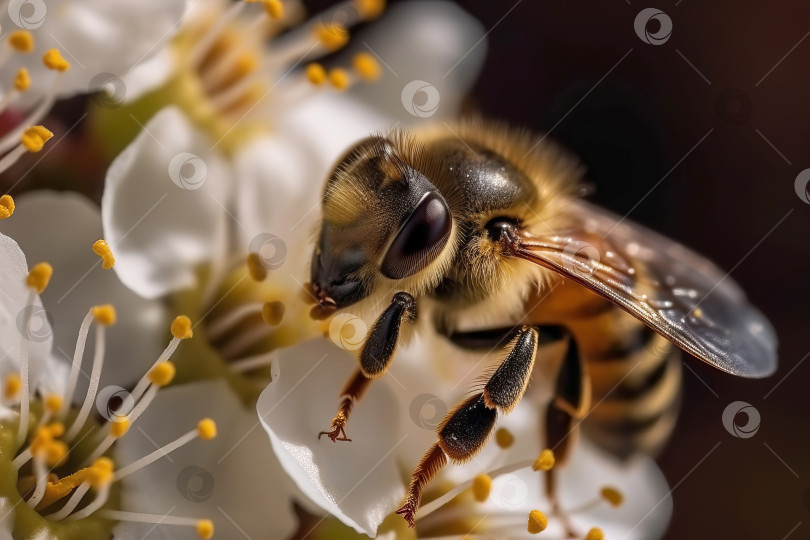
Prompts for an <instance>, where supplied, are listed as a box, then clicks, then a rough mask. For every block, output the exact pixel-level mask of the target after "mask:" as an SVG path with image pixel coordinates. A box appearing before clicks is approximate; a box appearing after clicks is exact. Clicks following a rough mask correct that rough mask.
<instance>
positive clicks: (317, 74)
mask: <svg viewBox="0 0 810 540" xmlns="http://www.w3.org/2000/svg"><path fill="white" fill-rule="evenodd" d="M306 75H307V80H308V81H309V82H311V83H312V84H314V85H315V86H320V85H322V84H323V83H324V81H325V80H326V70H325V69H323V66H322V65H320V64H319V63H317V62H312V63H311V64H309V65H308V66H307V73H306Z"/></svg>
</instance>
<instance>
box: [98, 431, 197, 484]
mask: <svg viewBox="0 0 810 540" xmlns="http://www.w3.org/2000/svg"><path fill="white" fill-rule="evenodd" d="M197 437H199V432H198V431H197V429H196V428H195V429H192V430H191V431H189V432H188V433H185V434H183V435H181V436H180V437H178V438H176V439H175V440H173V441H172V442H170V443H169V444H167V445H165V446H162V447H161V448H158V449H157V450H155V451H154V452H152V453H151V454H147V455H145V456H144V457H142V458H140V459H138V460H137V461H134V462H132V463H130V464H129V465H127V466H126V467H122V468H120V469H118V470H117V471H115V473H114V474H113V482H117V481H118V480H121V479H123V478H126V477H127V476H129V475H130V474H132V473H134V472H137V471H139V470H141V469H143V468H144V467H148V466H149V465H151V464H152V463H154V462H155V461H157V460H159V459H160V458H162V457H163V456H166V455H169V454H170V453H172V452H174V451H175V450H177V449H178V448H180V447H181V446H184V445H186V444H188V443H190V442H191V441H193V440H194V439H196V438H197Z"/></svg>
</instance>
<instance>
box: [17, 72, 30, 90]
mask: <svg viewBox="0 0 810 540" xmlns="http://www.w3.org/2000/svg"><path fill="white" fill-rule="evenodd" d="M30 86H31V77H30V76H29V75H28V70H27V69H25V68H20V69H19V70H17V75H15V76H14V89H15V90H16V91H17V92H25V91H26V90H28V88H29V87H30Z"/></svg>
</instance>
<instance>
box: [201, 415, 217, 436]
mask: <svg viewBox="0 0 810 540" xmlns="http://www.w3.org/2000/svg"><path fill="white" fill-rule="evenodd" d="M197 433H198V434H199V435H200V438H201V439H202V440H204V441H210V440H211V439H213V438H214V437H216V436H217V424H216V422H214V421H213V420H211V419H210V418H203V419H202V420H200V421H199V422H198V423H197Z"/></svg>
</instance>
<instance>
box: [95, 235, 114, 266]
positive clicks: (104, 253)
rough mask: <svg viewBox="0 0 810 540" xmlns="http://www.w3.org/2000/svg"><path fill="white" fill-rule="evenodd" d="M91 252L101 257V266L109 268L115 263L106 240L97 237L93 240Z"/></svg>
mask: <svg viewBox="0 0 810 540" xmlns="http://www.w3.org/2000/svg"><path fill="white" fill-rule="evenodd" d="M93 253H95V254H96V255H98V256H99V257H101V267H102V268H103V269H104V270H109V269H110V268H112V267H113V266H114V265H115V256H114V255H113V252H112V249H111V248H110V245H109V244H108V243H107V241H106V240H104V239H102V238H99V239H98V240H96V241H95V242H93Z"/></svg>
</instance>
